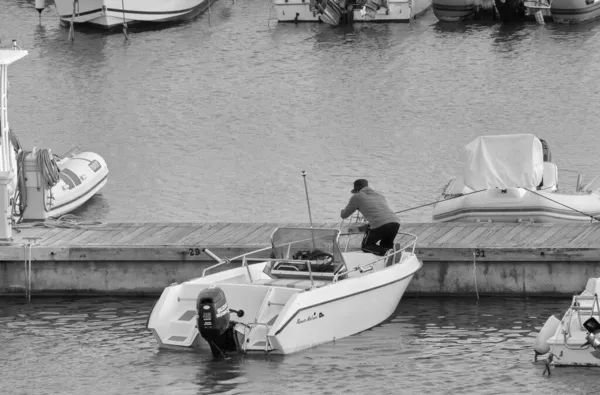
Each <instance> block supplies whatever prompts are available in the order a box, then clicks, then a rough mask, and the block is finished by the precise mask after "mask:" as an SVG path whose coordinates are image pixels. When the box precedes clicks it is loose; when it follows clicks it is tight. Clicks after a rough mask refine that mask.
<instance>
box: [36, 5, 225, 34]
mask: <svg viewBox="0 0 600 395" xmlns="http://www.w3.org/2000/svg"><path fill="white" fill-rule="evenodd" d="M214 1H215V0H54V3H55V4H56V10H57V11H58V14H59V17H60V21H61V23H62V24H65V25H70V24H71V22H73V23H74V24H83V23H85V24H91V25H96V26H99V27H102V28H107V29H110V28H113V27H117V26H121V25H123V24H127V25H131V24H134V23H140V22H147V23H158V22H178V21H184V20H188V19H192V18H194V17H195V16H197V15H199V14H200V13H202V12H203V11H204V10H206V9H207V8H208V6H209V4H210V3H211V2H212V3H214ZM36 4H37V3H36Z"/></svg>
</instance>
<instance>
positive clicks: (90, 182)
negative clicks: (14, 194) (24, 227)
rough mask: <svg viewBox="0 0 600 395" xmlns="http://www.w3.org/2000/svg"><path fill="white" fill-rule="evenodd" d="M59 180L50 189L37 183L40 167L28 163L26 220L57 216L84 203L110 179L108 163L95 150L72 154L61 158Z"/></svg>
mask: <svg viewBox="0 0 600 395" xmlns="http://www.w3.org/2000/svg"><path fill="white" fill-rule="evenodd" d="M57 166H58V168H59V169H60V173H59V176H60V179H59V180H58V182H57V183H56V185H54V186H53V187H52V188H51V189H50V190H47V189H46V188H43V187H41V185H40V184H38V183H37V180H38V179H39V178H40V177H39V176H38V174H39V173H38V172H39V169H38V166H37V163H36V162H35V161H34V162H33V163H32V165H31V166H29V165H26V167H25V174H26V178H27V181H26V189H27V192H26V195H24V196H26V197H27V207H26V208H25V210H24V212H23V220H25V221H34V220H35V221H37V220H45V219H48V218H58V217H60V216H62V215H64V214H67V213H69V212H71V211H73V210H75V209H76V208H78V207H80V206H82V205H83V204H84V203H85V202H87V201H88V200H89V199H90V198H91V197H92V196H93V195H95V194H96V193H98V192H99V191H100V190H101V189H102V188H103V187H104V186H105V185H106V182H107V180H108V173H109V171H108V166H107V165H106V162H105V161H104V159H103V158H102V157H101V156H100V155H98V154H96V153H93V152H82V153H78V154H72V155H69V156H67V157H65V158H63V159H61V160H59V161H57Z"/></svg>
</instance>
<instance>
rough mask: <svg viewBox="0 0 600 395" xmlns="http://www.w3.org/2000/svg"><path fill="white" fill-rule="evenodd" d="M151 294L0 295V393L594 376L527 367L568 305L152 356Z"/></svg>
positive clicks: (583, 379) (242, 389) (370, 386)
mask: <svg viewBox="0 0 600 395" xmlns="http://www.w3.org/2000/svg"><path fill="white" fill-rule="evenodd" d="M153 302H154V301H153V300H151V299H142V300H122V299H109V298H98V299H79V300H66V299H50V300H48V299H46V300H43V301H42V300H36V298H34V300H33V303H32V306H31V307H28V306H27V304H26V303H24V302H22V301H20V300H13V301H10V302H9V301H7V300H1V299H0V334H1V336H2V353H1V354H0V371H1V372H2V380H0V393H3V394H12V395H18V394H88V395H94V394H128V395H138V394H139V395H144V394H215V393H227V394H256V393H268V394H289V393H294V394H339V393H371V394H384V393H397V394H400V393H404V394H544V395H550V394H573V395H575V394H586V395H589V394H592V393H596V392H597V374H598V372H597V370H594V369H592V368H578V369H577V368H554V369H553V370H552V376H551V377H550V378H548V376H544V375H542V372H543V369H544V367H543V366H541V365H536V364H534V363H533V351H532V349H531V345H532V343H533V340H534V336H535V333H536V332H537V331H538V330H539V329H540V328H541V325H543V323H544V322H545V320H546V319H547V317H548V316H549V315H550V314H553V313H562V311H563V309H565V308H566V307H567V306H568V304H569V300H568V299H564V300H563V299H557V300H551V301H542V300H536V299H533V300H528V301H525V300H522V299H514V300H510V299H509V300H506V299H494V300H491V299H481V300H480V301H479V303H477V301H476V299H475V298H472V299H445V300H433V299H414V298H406V299H404V300H403V301H402V302H401V303H400V305H399V306H398V308H397V311H396V316H395V317H394V318H393V319H391V321H390V322H388V323H385V324H383V325H382V326H379V327H376V328H374V329H372V330H369V331H366V332H363V333H360V334H358V335H356V336H352V337H349V338H346V339H343V340H341V341H337V342H336V343H335V344H327V345H322V346H319V347H317V348H314V349H310V350H307V351H304V352H300V353H297V354H292V355H289V356H285V357H281V356H279V357H277V356H267V357H266V358H265V357H264V356H263V355H262V354H261V355H259V356H245V357H244V356H236V357H233V358H232V359H230V360H226V361H214V360H212V357H211V355H210V352H207V353H194V352H174V351H159V350H158V349H157V348H156V345H155V343H154V339H153V337H152V335H151V334H150V332H149V331H147V330H146V329H145V322H146V317H147V314H148V312H149V311H150V308H151V306H152V303H153Z"/></svg>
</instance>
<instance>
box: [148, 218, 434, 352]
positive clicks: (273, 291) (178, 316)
mask: <svg viewBox="0 0 600 395" xmlns="http://www.w3.org/2000/svg"><path fill="white" fill-rule="evenodd" d="M339 236H340V231H339V230H338V229H323V228H286V227H281V228H277V229H276V230H275V231H274V232H273V233H272V235H271V246H270V247H267V248H265V249H261V250H258V251H254V252H251V253H249V254H245V255H242V256H239V257H236V258H233V259H241V260H242V265H241V266H240V267H236V268H233V269H229V270H225V271H221V272H218V273H214V274H210V275H205V273H206V271H208V270H210V269H212V268H216V267H218V266H221V265H223V264H224V263H228V262H229V261H220V262H219V263H218V264H217V265H215V266H213V267H211V268H208V269H206V270H205V272H204V273H203V276H202V277H199V278H196V279H193V280H190V281H186V282H183V283H181V284H173V285H170V286H168V287H167V288H166V289H165V290H164V291H163V293H162V295H161V296H160V299H159V300H158V301H157V303H156V304H155V306H154V307H153V309H152V311H151V313H150V316H149V318H148V328H149V329H150V330H151V331H152V332H153V334H154V335H155V338H156V340H157V341H158V344H159V346H160V347H166V348H175V349H186V348H207V347H206V345H207V343H208V345H209V346H210V348H211V351H212V353H213V355H215V356H216V357H218V356H220V355H224V354H226V353H227V352H252V351H258V352H269V353H274V354H289V353H293V352H296V351H300V350H304V349H307V348H309V347H314V346H316V345H319V344H322V343H327V342H331V341H334V340H337V339H341V338H344V337H346V336H351V335H353V334H356V333H359V332H361V331H364V330H366V329H369V328H372V327H374V326H376V325H378V324H380V323H381V322H383V321H384V320H386V319H387V318H389V317H390V316H391V315H392V313H393V312H394V310H395V309H396V307H397V305H398V303H399V302H400V299H401V298H402V295H403V294H404V291H405V290H406V287H407V286H408V284H409V283H410V281H411V279H412V277H413V275H414V274H415V273H416V272H417V271H418V270H419V269H420V268H421V265H422V263H421V262H420V261H419V260H418V259H417V257H416V256H415V254H414V248H415V242H416V237H415V236H413V235H409V236H410V238H411V242H410V243H408V244H407V245H405V247H404V248H402V249H398V250H396V249H393V250H391V251H390V252H389V253H388V255H386V256H384V257H381V256H376V255H373V254H370V253H365V252H362V251H352V252H343V251H342V249H341V247H340V244H339V242H338V239H339ZM346 236H348V235H346ZM348 237H349V236H348ZM346 246H347V244H346ZM205 252H207V253H209V254H211V253H210V252H209V251H205ZM261 255H262V257H261ZM211 256H213V257H214V258H215V259H218V258H217V257H215V256H214V255H212V254H211ZM264 256H268V257H269V258H265V257H264Z"/></svg>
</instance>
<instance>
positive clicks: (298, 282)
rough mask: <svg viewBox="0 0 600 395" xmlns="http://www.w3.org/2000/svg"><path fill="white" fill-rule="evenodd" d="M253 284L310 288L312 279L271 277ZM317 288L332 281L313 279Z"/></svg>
mask: <svg viewBox="0 0 600 395" xmlns="http://www.w3.org/2000/svg"><path fill="white" fill-rule="evenodd" d="M252 284H259V285H266V286H268V287H284V288H296V289H309V288H310V285H311V284H310V280H306V279H293V278H271V279H260V280H256V281H253V282H252ZM313 284H314V285H315V288H319V287H322V286H324V285H327V284H331V281H319V280H315V281H313Z"/></svg>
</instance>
